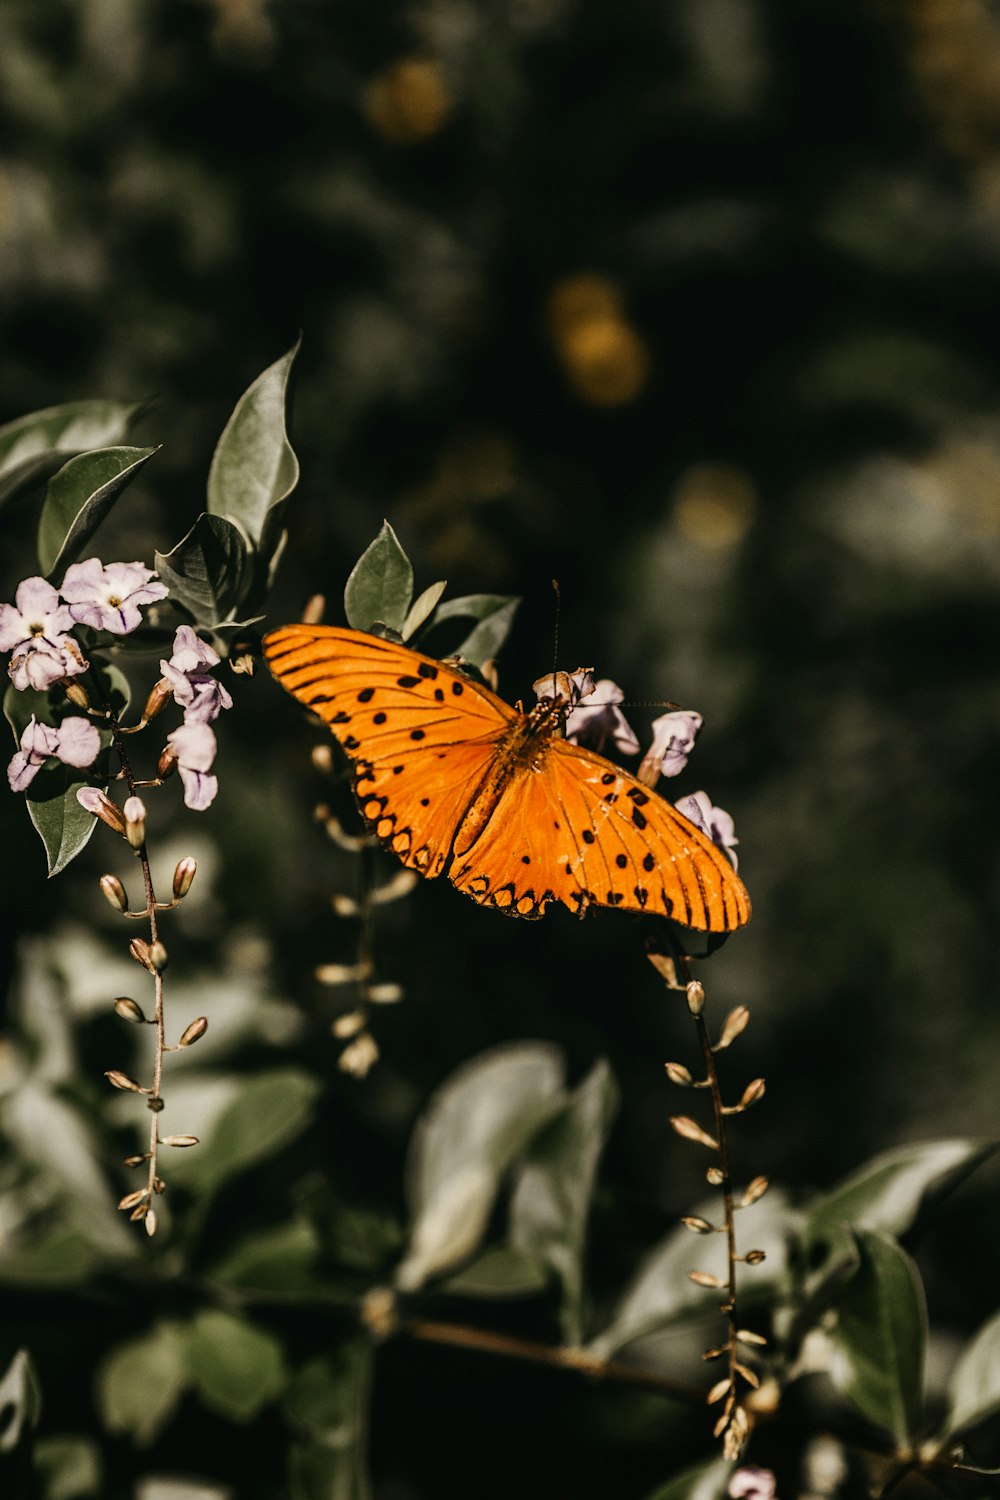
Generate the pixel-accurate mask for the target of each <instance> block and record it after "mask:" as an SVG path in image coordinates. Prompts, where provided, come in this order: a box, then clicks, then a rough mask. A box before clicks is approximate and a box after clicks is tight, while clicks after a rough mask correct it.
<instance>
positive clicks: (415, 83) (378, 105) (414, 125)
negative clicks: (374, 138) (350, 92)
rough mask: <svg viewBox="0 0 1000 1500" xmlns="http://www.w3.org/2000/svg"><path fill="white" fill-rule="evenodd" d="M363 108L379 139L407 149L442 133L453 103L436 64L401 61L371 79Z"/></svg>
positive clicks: (420, 60) (410, 59) (424, 60)
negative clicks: (379, 136)
mask: <svg viewBox="0 0 1000 1500" xmlns="http://www.w3.org/2000/svg"><path fill="white" fill-rule="evenodd" d="M364 104H365V113H366V114H367V116H368V118H369V120H370V121H371V123H372V124H373V125H374V127H375V129H376V130H377V131H378V132H379V134H380V135H382V136H384V137H385V139H386V140H387V141H391V142H392V143H393V145H396V146H409V145H413V144H415V143H416V142H418V141H425V140H427V139H428V137H429V136H432V135H435V134H436V133H437V131H439V130H440V129H441V126H442V125H443V124H444V122H445V120H446V119H447V118H448V116H449V114H450V113H451V110H452V106H453V104H454V100H453V98H452V94H451V90H450V89H449V87H448V84H447V81H446V79H445V76H444V71H443V69H442V68H441V66H440V64H439V63H436V62H433V61H432V60H431V59H430V58H423V57H403V58H400V59H399V61H398V62H394V63H390V64H389V66H388V67H387V68H383V69H382V71H381V73H376V75H375V77H374V78H373V79H371V81H370V82H369V84H368V87H367V88H366V89H365V98H364Z"/></svg>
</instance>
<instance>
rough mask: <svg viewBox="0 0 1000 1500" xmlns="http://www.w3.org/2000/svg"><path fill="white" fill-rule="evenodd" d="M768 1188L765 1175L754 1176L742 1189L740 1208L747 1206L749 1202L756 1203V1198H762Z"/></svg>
mask: <svg viewBox="0 0 1000 1500" xmlns="http://www.w3.org/2000/svg"><path fill="white" fill-rule="evenodd" d="M767 1189H768V1180H767V1178H766V1177H755V1178H754V1180H753V1182H751V1183H748V1184H747V1186H746V1188H745V1189H744V1193H743V1197H742V1198H741V1199H740V1207H741V1208H749V1206H750V1204H751V1203H756V1202H757V1199H758V1198H763V1196H764V1194H765V1193H766V1192H767Z"/></svg>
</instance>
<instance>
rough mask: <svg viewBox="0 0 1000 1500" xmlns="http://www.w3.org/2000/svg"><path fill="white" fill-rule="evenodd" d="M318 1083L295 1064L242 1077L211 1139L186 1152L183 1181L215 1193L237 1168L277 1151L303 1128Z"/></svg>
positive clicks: (234, 1173)
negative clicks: (237, 1090) (293, 1066)
mask: <svg viewBox="0 0 1000 1500" xmlns="http://www.w3.org/2000/svg"><path fill="white" fill-rule="evenodd" d="M319 1088H320V1085H319V1081H318V1080H317V1079H315V1078H312V1077H310V1075H309V1074H308V1073H303V1072H301V1071H300V1070H299V1069H297V1068H275V1069H274V1070H273V1071H272V1072H268V1073H258V1074H257V1075H256V1076H254V1075H251V1076H249V1077H244V1078H241V1080H240V1086H239V1092H238V1093H237V1095H236V1097H235V1098H234V1099H233V1101H232V1103H231V1104H228V1105H227V1106H226V1107H225V1109H224V1110H223V1111H222V1114H221V1115H220V1117H219V1119H218V1120H217V1122H216V1124H215V1126H214V1128H213V1130H212V1132H211V1134H210V1135H209V1137H208V1138H207V1140H204V1141H203V1142H202V1144H201V1146H200V1147H199V1148H198V1150H197V1151H191V1152H187V1153H185V1155H186V1156H187V1157H188V1160H187V1161H186V1162H185V1174H184V1176H185V1181H186V1182H190V1183H192V1184H195V1185H196V1186H197V1187H199V1188H200V1189H201V1190H202V1191H203V1192H205V1193H212V1192H214V1191H215V1190H216V1189H217V1188H218V1187H219V1186H221V1184H222V1183H223V1182H225V1181H226V1180H227V1179H228V1178H230V1177H234V1176H235V1175H236V1173H237V1172H244V1171H246V1169H247V1168H248V1167H251V1166H253V1165H254V1164H255V1163H256V1162H259V1161H264V1160H266V1159H267V1158H268V1157H269V1156H274V1155H275V1154H276V1153H277V1152H278V1151H280V1150H281V1149H282V1147H283V1146H287V1145H288V1143H289V1141H293V1140H294V1139H295V1137H296V1136H297V1135H299V1134H300V1133H301V1132H302V1131H303V1130H304V1129H305V1127H306V1125H307V1124H308V1122H309V1119H310V1117H311V1115H312V1109H313V1104H314V1103H315V1101H316V1097H317V1095H318V1094H319Z"/></svg>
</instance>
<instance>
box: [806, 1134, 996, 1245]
mask: <svg viewBox="0 0 1000 1500" xmlns="http://www.w3.org/2000/svg"><path fill="white" fill-rule="evenodd" d="M998 1144H1000V1143H998V1142H996V1141H968V1140H951V1141H927V1142H922V1143H920V1144H919V1145H914V1146H901V1147H899V1148H898V1149H897V1150H894V1151H886V1152H884V1153H882V1154H881V1155H879V1156H876V1157H874V1158H873V1159H872V1160H871V1161H870V1162H867V1163H866V1164H865V1165H864V1166H863V1167H861V1168H860V1169H859V1170H858V1171H857V1172H853V1173H852V1174H851V1176H850V1177H847V1178H845V1180H844V1181H843V1182H842V1183H840V1184H839V1185H838V1186H837V1187H835V1188H833V1189H831V1191H830V1192H828V1193H824V1194H822V1195H821V1196H820V1197H819V1198H817V1199H814V1201H813V1203H812V1204H811V1205H810V1208H809V1212H808V1220H807V1224H806V1234H807V1236H808V1238H810V1239H819V1238H823V1237H828V1236H829V1235H830V1234H832V1233H833V1232H834V1231H835V1230H836V1229H837V1227H838V1226H839V1225H842V1224H849V1225H851V1227H852V1228H854V1229H880V1230H883V1231H884V1232H885V1233H886V1234H892V1235H900V1234H905V1233H906V1231H907V1230H908V1229H911V1228H912V1227H913V1225H914V1224H915V1223H916V1221H917V1218H918V1216H919V1215H920V1214H921V1213H922V1212H924V1211H925V1210H927V1209H929V1208H931V1207H933V1206H934V1205H935V1204H936V1203H937V1202H939V1201H940V1199H942V1198H943V1197H945V1196H946V1195H947V1194H948V1193H950V1192H952V1191H953V1190H954V1189H955V1188H956V1187H957V1186H958V1185H959V1183H961V1182H963V1181H964V1180H965V1178H966V1177H968V1176H969V1174H970V1173H971V1172H973V1171H974V1170H975V1169H976V1167H978V1166H980V1165H981V1164H982V1163H983V1162H984V1161H986V1160H987V1159H988V1158H989V1157H990V1156H992V1155H993V1153H994V1151H996V1149H997V1145H998Z"/></svg>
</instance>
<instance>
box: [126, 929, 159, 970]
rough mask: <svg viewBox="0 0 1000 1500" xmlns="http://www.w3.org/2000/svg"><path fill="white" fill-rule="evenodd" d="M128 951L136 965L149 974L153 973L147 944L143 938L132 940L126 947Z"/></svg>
mask: <svg viewBox="0 0 1000 1500" xmlns="http://www.w3.org/2000/svg"><path fill="white" fill-rule="evenodd" d="M128 951H129V952H130V953H131V955H132V957H133V958H134V959H135V961H136V963H137V964H142V967H143V968H144V969H149V971H150V973H152V972H153V965H152V963H151V962H150V959H149V944H148V943H147V942H146V940H145V938H133V939H132V941H131V942H130V943H129V945H128Z"/></svg>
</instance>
